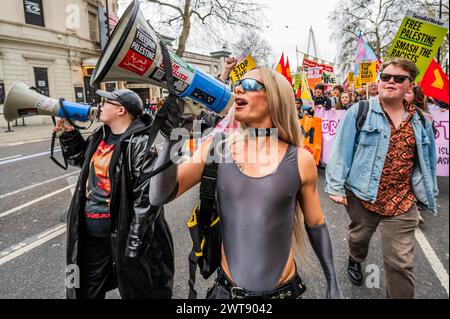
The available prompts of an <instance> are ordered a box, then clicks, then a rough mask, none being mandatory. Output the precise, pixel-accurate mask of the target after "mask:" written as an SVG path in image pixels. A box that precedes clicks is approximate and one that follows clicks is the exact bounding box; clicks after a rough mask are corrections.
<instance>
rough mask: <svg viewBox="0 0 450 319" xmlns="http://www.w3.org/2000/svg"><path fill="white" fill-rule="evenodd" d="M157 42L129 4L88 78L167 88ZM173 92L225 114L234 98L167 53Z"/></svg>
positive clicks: (135, 2)
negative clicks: (170, 63) (172, 77)
mask: <svg viewBox="0 0 450 319" xmlns="http://www.w3.org/2000/svg"><path fill="white" fill-rule="evenodd" d="M160 41H161V40H160V39H159V37H158V36H157V34H156V32H155V31H154V30H153V28H152V27H151V25H150V24H149V23H148V22H147V21H146V20H145V18H144V16H143V14H142V12H141V11H140V10H139V1H138V0H133V2H131V4H130V5H129V6H128V8H127V9H126V11H125V12H124V14H123V15H122V17H121V18H120V20H119V22H118V24H117V26H116V27H115V29H114V32H113V34H112V35H111V37H110V39H109V40H108V43H107V44H106V47H105V49H104V50H103V52H102V55H101V56H100V58H99V60H98V62H97V65H96V66H95V70H94V72H93V74H92V77H91V85H92V84H98V83H100V82H102V81H134V82H140V83H150V84H153V85H157V86H160V87H163V88H167V84H166V82H165V72H164V64H163V57H162V51H161V45H160ZM169 53H170V58H171V61H172V74H173V76H174V81H175V84H174V86H175V91H176V94H177V95H178V96H179V97H180V98H190V99H192V100H194V101H196V102H198V103H201V104H202V105H204V106H206V107H207V108H209V109H210V110H212V111H214V112H216V113H218V114H221V115H223V114H225V113H226V112H227V111H228V109H229V108H230V107H231V105H232V104H233V102H234V99H235V96H234V94H233V93H232V92H231V90H230V88H229V87H228V86H226V85H225V84H224V83H222V82H220V81H219V80H217V79H215V78H214V77H212V76H210V75H208V74H206V73H205V72H203V71H201V70H200V69H197V68H196V67H194V66H191V65H190V64H189V63H187V62H185V61H184V60H183V59H181V58H180V57H178V56H177V55H176V54H175V53H173V52H170V51H169Z"/></svg>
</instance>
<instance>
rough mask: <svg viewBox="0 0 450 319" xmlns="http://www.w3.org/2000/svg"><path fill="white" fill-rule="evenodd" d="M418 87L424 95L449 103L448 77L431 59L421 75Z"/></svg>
mask: <svg viewBox="0 0 450 319" xmlns="http://www.w3.org/2000/svg"><path fill="white" fill-rule="evenodd" d="M420 86H421V87H422V88H423V93H424V94H425V95H428V96H431V97H433V98H435V99H438V100H439V101H442V102H445V103H447V104H448V103H449V93H448V88H449V86H448V76H447V75H445V73H444V71H443V70H442V68H441V66H440V65H439V64H438V63H437V62H436V60H435V59H433V60H432V61H431V63H430V65H429V66H428V69H427V70H426V71H425V74H424V75H423V78H422V81H421V82H420Z"/></svg>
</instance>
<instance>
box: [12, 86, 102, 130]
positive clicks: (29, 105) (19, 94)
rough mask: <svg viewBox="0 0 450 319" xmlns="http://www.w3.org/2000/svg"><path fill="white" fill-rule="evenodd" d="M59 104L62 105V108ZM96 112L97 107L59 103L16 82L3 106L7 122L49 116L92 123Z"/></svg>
mask: <svg viewBox="0 0 450 319" xmlns="http://www.w3.org/2000/svg"><path fill="white" fill-rule="evenodd" d="M60 103H62V104H63V107H61V105H60ZM63 109H64V110H63ZM97 112H98V108H97V107H93V106H90V105H86V104H80V103H74V102H69V101H64V100H61V102H60V100H57V99H53V98H51V97H48V96H45V95H42V94H40V93H38V92H37V91H35V90H33V89H31V88H29V87H28V86H27V85H26V84H25V83H23V82H16V83H14V84H13V86H11V88H10V89H9V91H8V93H7V94H6V99H5V103H4V105H3V116H4V117H5V120H7V121H8V122H11V121H14V120H16V119H18V118H20V117H25V116H33V115H50V116H57V117H61V118H66V119H69V120H74V121H80V122H87V121H93V120H94V119H95V118H96V116H97Z"/></svg>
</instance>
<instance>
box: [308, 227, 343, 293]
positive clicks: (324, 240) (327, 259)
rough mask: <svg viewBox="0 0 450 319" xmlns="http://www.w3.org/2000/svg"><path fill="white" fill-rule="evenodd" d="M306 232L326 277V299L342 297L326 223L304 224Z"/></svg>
mask: <svg viewBox="0 0 450 319" xmlns="http://www.w3.org/2000/svg"><path fill="white" fill-rule="evenodd" d="M305 228H306V232H307V233H308V237H309V241H310V242H311V246H312V248H313V249H314V252H315V253H316V255H317V258H319V261H320V265H321V266H322V269H323V272H324V274H325V277H326V279H327V285H328V288H327V294H326V297H327V298H328V299H344V295H343V294H342V291H341V288H340V287H339V283H338V280H337V276H336V271H335V269H334V262H333V248H332V246H331V237H330V232H329V231H328V226H327V223H326V222H325V223H323V224H322V225H319V226H316V227H312V228H310V227H309V226H308V225H306V224H305Z"/></svg>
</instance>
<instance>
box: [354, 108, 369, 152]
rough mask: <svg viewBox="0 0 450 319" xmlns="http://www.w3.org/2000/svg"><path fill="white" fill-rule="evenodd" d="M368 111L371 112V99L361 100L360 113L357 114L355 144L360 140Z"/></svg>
mask: <svg viewBox="0 0 450 319" xmlns="http://www.w3.org/2000/svg"><path fill="white" fill-rule="evenodd" d="M368 112H369V101H367V100H362V101H359V105H358V114H357V115H356V136H355V144H356V142H357V141H358V138H359V134H360V133H361V130H362V127H363V126H364V122H365V121H366V118H367V113H368Z"/></svg>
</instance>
